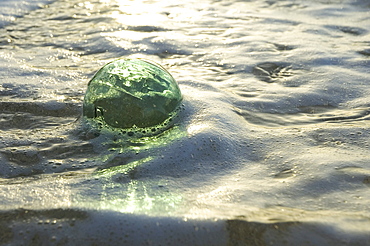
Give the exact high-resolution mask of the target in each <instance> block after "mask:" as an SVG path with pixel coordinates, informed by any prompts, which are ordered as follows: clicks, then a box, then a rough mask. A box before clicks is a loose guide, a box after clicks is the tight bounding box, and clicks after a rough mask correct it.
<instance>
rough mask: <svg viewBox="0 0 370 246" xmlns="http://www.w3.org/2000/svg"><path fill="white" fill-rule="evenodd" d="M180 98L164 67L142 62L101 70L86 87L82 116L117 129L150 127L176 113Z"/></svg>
mask: <svg viewBox="0 0 370 246" xmlns="http://www.w3.org/2000/svg"><path fill="white" fill-rule="evenodd" d="M181 101H182V96H181V92H180V89H179V87H178V84H177V82H176V81H175V80H174V78H173V77H172V76H171V74H169V72H167V71H166V70H165V69H164V68H162V67H161V66H159V65H156V64H154V63H152V62H149V61H145V60H141V59H119V60H115V61H113V62H110V63H108V64H106V65H105V66H104V67H102V68H101V69H100V70H99V71H98V72H97V73H96V75H95V76H94V77H93V78H92V80H91V81H90V82H89V84H88V88H87V91H86V94H85V99H84V104H83V114H84V116H86V117H87V118H96V119H98V120H101V121H103V122H105V123H106V124H108V125H110V126H112V127H116V128H132V127H140V128H141V127H152V126H156V125H158V124H161V123H162V122H163V121H165V120H166V119H167V118H169V117H171V115H172V113H173V112H174V111H176V109H177V107H178V106H179V104H180V102H181Z"/></svg>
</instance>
